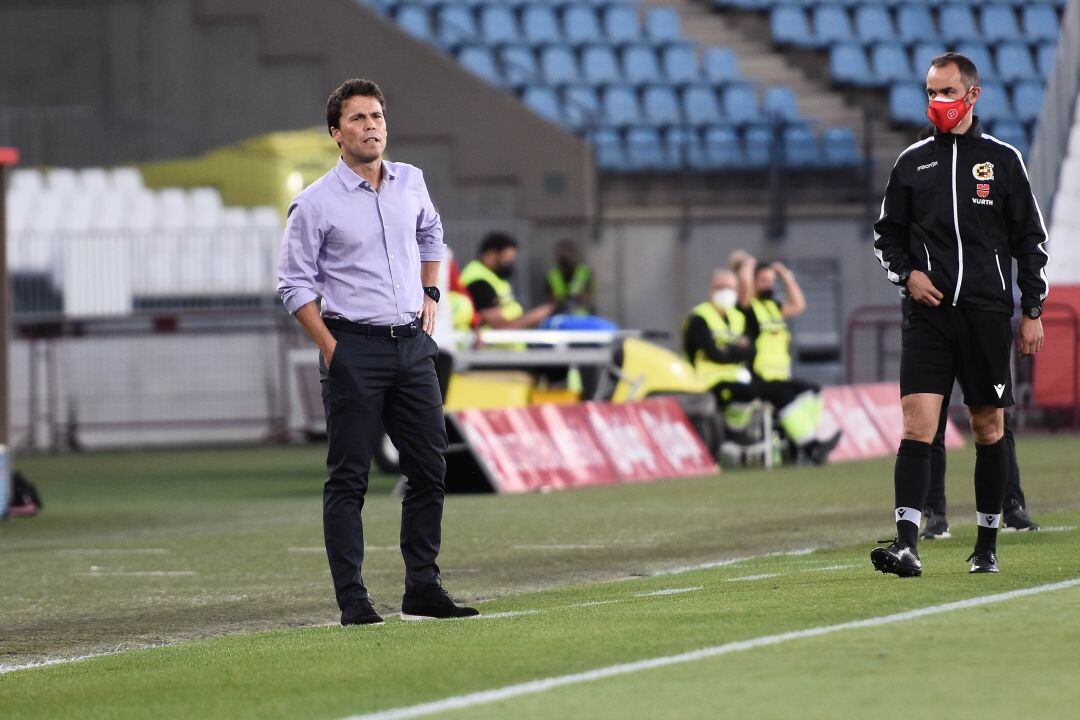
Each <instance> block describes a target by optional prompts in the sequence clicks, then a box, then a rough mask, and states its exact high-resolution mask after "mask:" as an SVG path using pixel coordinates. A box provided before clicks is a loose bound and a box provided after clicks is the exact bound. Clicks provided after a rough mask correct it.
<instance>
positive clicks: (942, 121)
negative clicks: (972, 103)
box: [926, 95, 969, 133]
mask: <svg viewBox="0 0 1080 720" xmlns="http://www.w3.org/2000/svg"><path fill="white" fill-rule="evenodd" d="M968 107H969V105H968V104H967V95H964V97H962V98H959V99H958V100H936V99H935V100H931V101H930V106H929V107H928V108H927V109H926V117H928V118H930V122H932V123H934V127H936V128H937V129H938V130H940V131H941V132H943V133H947V132H949V131H950V130H952V129H953V128H954V127H956V126H957V125H959V124H960V121H961V120H963V119H964V116H965V115H967V111H968Z"/></svg>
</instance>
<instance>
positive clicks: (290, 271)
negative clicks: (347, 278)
mask: <svg viewBox="0 0 1080 720" xmlns="http://www.w3.org/2000/svg"><path fill="white" fill-rule="evenodd" d="M436 219H437V217H436ZM439 235H440V238H441V236H442V231H441V228H440V232H439ZM323 237H324V232H323V230H322V228H321V227H320V223H319V217H318V213H317V210H316V208H315V207H314V206H313V204H312V203H310V202H306V201H304V200H302V199H300V198H297V199H296V200H294V201H293V203H292V204H291V205H290V206H289V216H288V219H287V220H286V221H285V235H284V237H283V238H282V240H281V257H280V258H279V260H278V287H277V291H278V295H280V296H281V301H282V302H283V303H284V304H285V309H286V310H288V311H289V313H290V314H293V313H295V312H296V311H297V310H299V309H300V308H302V307H303V306H304V305H307V304H308V303H309V302H311V301H313V300H316V299H318V297H319V294H318V292H316V287H317V286H318V285H317V283H318V275H319V267H318V259H319V252H320V250H321V249H322V244H323Z"/></svg>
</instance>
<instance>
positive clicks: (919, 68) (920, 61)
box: [911, 41, 945, 83]
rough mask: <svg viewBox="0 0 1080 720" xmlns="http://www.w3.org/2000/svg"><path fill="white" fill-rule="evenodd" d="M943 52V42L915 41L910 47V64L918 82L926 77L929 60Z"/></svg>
mask: <svg viewBox="0 0 1080 720" xmlns="http://www.w3.org/2000/svg"><path fill="white" fill-rule="evenodd" d="M944 52H945V44H944V43H941V42H937V41H930V42H921V43H915V46H914V47H912V49H911V65H912V68H913V69H914V70H915V75H916V77H918V78H919V82H920V83H921V82H923V81H924V80H925V78H926V71H927V70H929V69H930V61H931V60H933V59H934V58H936V57H937V56H938V55H942V54H944Z"/></svg>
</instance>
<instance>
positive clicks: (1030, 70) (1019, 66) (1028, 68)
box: [997, 42, 1038, 82]
mask: <svg viewBox="0 0 1080 720" xmlns="http://www.w3.org/2000/svg"><path fill="white" fill-rule="evenodd" d="M997 68H998V73H999V74H1000V76H1001V79H1002V80H1005V81H1007V82H1008V81H1012V80H1030V79H1031V78H1034V77H1038V72H1036V70H1035V63H1034V62H1033V61H1032V59H1031V51H1030V50H1029V49H1028V46H1027V43H1022V42H1007V43H1002V44H1001V45H999V46H998V48H997Z"/></svg>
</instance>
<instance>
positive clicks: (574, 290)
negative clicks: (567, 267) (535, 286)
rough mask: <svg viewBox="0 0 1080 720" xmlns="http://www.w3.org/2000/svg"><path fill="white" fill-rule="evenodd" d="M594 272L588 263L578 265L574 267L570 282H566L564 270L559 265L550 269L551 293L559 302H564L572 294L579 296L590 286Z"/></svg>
mask: <svg viewBox="0 0 1080 720" xmlns="http://www.w3.org/2000/svg"><path fill="white" fill-rule="evenodd" d="M591 279H592V272H591V271H590V270H589V267H588V266H587V265H578V266H577V267H576V268H574V275H573V277H571V278H570V284H569V285H568V284H567V283H566V278H564V277H563V274H562V270H560V269H559V268H557V267H553V268H551V270H548V276H547V280H548V285H549V286H551V294H552V295H554V296H555V300H556V301H557V302H562V301H563V300H565V299H566V298H568V297H570V296H575V297H576V296H578V295H580V294H581V293H583V292H585V290H586V289H587V288H588V287H589V281H590V280H591Z"/></svg>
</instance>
